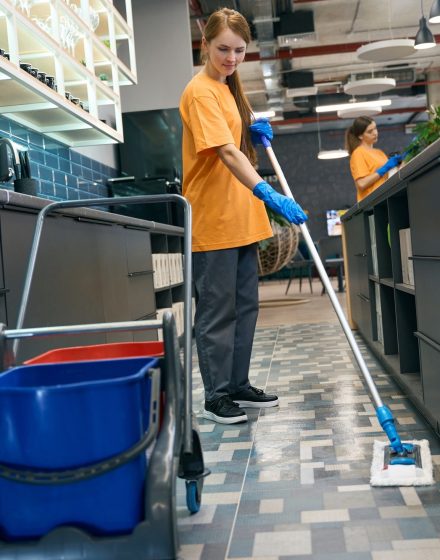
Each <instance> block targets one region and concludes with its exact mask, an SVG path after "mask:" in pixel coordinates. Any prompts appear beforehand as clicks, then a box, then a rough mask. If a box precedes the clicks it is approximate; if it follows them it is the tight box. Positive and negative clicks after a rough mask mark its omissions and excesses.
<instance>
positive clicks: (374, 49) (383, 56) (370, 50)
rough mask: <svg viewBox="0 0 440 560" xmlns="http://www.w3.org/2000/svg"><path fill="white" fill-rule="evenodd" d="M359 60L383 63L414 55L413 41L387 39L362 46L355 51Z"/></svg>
mask: <svg viewBox="0 0 440 560" xmlns="http://www.w3.org/2000/svg"><path fill="white" fill-rule="evenodd" d="M356 53H357V56H358V58H359V59H360V60H367V61H368V62H385V61H387V60H396V59H399V58H406V57H407V56H410V55H412V54H414V39H387V40H386V41H375V42H374V43H367V44H366V45H362V47H359V48H358V49H357V51H356Z"/></svg>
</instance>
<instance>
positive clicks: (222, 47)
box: [203, 28, 246, 82]
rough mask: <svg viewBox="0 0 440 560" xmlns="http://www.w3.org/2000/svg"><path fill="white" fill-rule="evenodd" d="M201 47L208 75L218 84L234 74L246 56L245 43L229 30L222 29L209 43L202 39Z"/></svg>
mask: <svg viewBox="0 0 440 560" xmlns="http://www.w3.org/2000/svg"><path fill="white" fill-rule="evenodd" d="M203 45H204V47H205V48H206V51H207V54H208V62H207V65H208V66H209V70H210V74H211V76H212V77H213V78H214V79H216V80H219V81H220V82H225V81H226V78H227V76H230V75H231V74H233V73H234V72H235V70H236V69H237V66H238V65H239V64H240V63H241V62H243V60H244V56H245V54H246V42H245V41H244V40H243V39H242V38H241V37H240V36H239V35H236V34H235V33H234V32H233V31H231V30H230V29H229V28H226V29H224V30H223V31H222V32H221V33H219V34H218V35H217V37H215V38H214V39H212V41H210V42H209V43H208V41H206V39H205V38H203Z"/></svg>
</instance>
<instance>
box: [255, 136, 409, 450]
mask: <svg viewBox="0 0 440 560" xmlns="http://www.w3.org/2000/svg"><path fill="white" fill-rule="evenodd" d="M261 140H262V143H263V146H264V147H265V148H266V152H267V155H268V156H269V159H270V162H271V163H272V166H273V168H274V171H275V174H276V176H277V177H278V180H279V182H280V184H281V187H282V189H283V193H284V194H285V195H286V196H287V197H289V198H291V199H292V200H295V199H294V197H293V195H292V192H291V190H290V188H289V185H288V183H287V180H286V178H285V176H284V173H283V170H282V169H281V167H280V164H279V163H278V160H277V158H276V155H275V153H274V151H273V149H272V146H271V143H270V142H269V140H268V139H267V138H266V137H265V136H262V137H261ZM299 228H300V230H301V233H302V235H303V238H304V241H305V242H306V244H307V247H308V249H309V251H310V254H311V255H312V258H313V261H314V262H315V266H316V268H317V270H318V273H319V276H320V277H321V280H322V283H323V284H324V287H325V289H326V291H327V294H328V295H329V298H330V301H331V302H332V304H333V308H334V310H335V312H336V315H337V316H338V319H339V322H340V323H341V326H342V329H343V331H344V333H345V336H346V337H347V340H348V343H349V345H350V347H351V349H352V351H353V354H354V357H355V358H356V361H357V363H358V365H359V368H360V370H361V372H362V375H363V376H364V379H365V381H366V383H367V385H368V388H369V390H370V393H371V396H372V397H373V400H374V403H375V405H376V415H377V418H378V420H379V422H380V425H381V426H382V428H383V430H384V431H385V433H386V434H387V436H388V438H389V440H390V442H391V446H392V448H393V449H394V451H396V453H404V452H405V451H408V449H406V448H404V447H403V445H402V442H401V440H400V437H399V435H398V433H397V430H396V428H395V426H394V418H393V415H392V413H391V411H390V410H389V408H388V407H386V406H385V405H384V404H383V402H382V399H381V398H380V395H379V393H378V391H377V388H376V385H375V384H374V381H373V379H372V377H371V374H370V372H369V371H368V368H367V365H366V363H365V360H364V359H363V357H362V354H361V352H360V350H359V346H358V345H357V342H356V340H355V338H354V336H353V333H352V332H351V329H350V326H349V324H348V322H347V319H346V317H345V315H344V312H343V311H342V307H341V305H340V303H339V300H338V298H337V297H336V294H335V291H334V289H333V286H332V285H331V282H330V279H329V277H328V275H327V272H326V270H325V268H324V265H323V264H322V261H321V258H320V256H319V254H318V251H317V250H316V247H315V244H314V243H313V239H312V237H311V235H310V233H309V230H308V228H307V226H306V224H305V223H304V224H301V225H300V226H299ZM406 445H407V444H405V446H406Z"/></svg>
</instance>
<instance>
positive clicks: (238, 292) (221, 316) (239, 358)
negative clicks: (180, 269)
mask: <svg viewBox="0 0 440 560" xmlns="http://www.w3.org/2000/svg"><path fill="white" fill-rule="evenodd" d="M193 265H194V284H195V289H196V315H195V321H194V326H195V335H196V344H197V354H198V357H199V366H200V372H201V375H202V379H203V384H204V387H205V399H206V400H207V401H211V400H214V399H216V398H218V397H221V396H223V395H228V394H232V393H235V392H237V391H241V390H243V389H246V388H248V387H249V385H250V383H249V365H250V360H251V352H252V344H253V340H254V333H255V326H256V323H257V316H258V261H257V244H256V243H253V244H252V245H246V246H245V247H237V248H235V249H222V250H219V251H205V252H197V253H193Z"/></svg>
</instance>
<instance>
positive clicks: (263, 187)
mask: <svg viewBox="0 0 440 560" xmlns="http://www.w3.org/2000/svg"><path fill="white" fill-rule="evenodd" d="M252 192H253V193H254V195H255V196H256V197H257V198H259V199H260V200H262V201H263V202H265V203H266V204H267V205H268V206H269V208H272V210H274V211H275V212H278V214H281V215H282V216H283V217H284V218H286V220H287V221H288V222H291V223H293V224H296V225H299V224H302V223H304V222H305V221H306V220H307V216H306V214H304V212H303V209H302V208H301V206H300V205H299V204H297V203H296V202H295V201H294V200H292V199H291V198H289V197H287V196H284V195H282V194H280V193H277V191H276V190H275V189H273V188H272V187H271V186H270V185H269V183H266V181H261V182H260V183H257V184H256V185H255V187H254V190H253V191H252Z"/></svg>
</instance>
